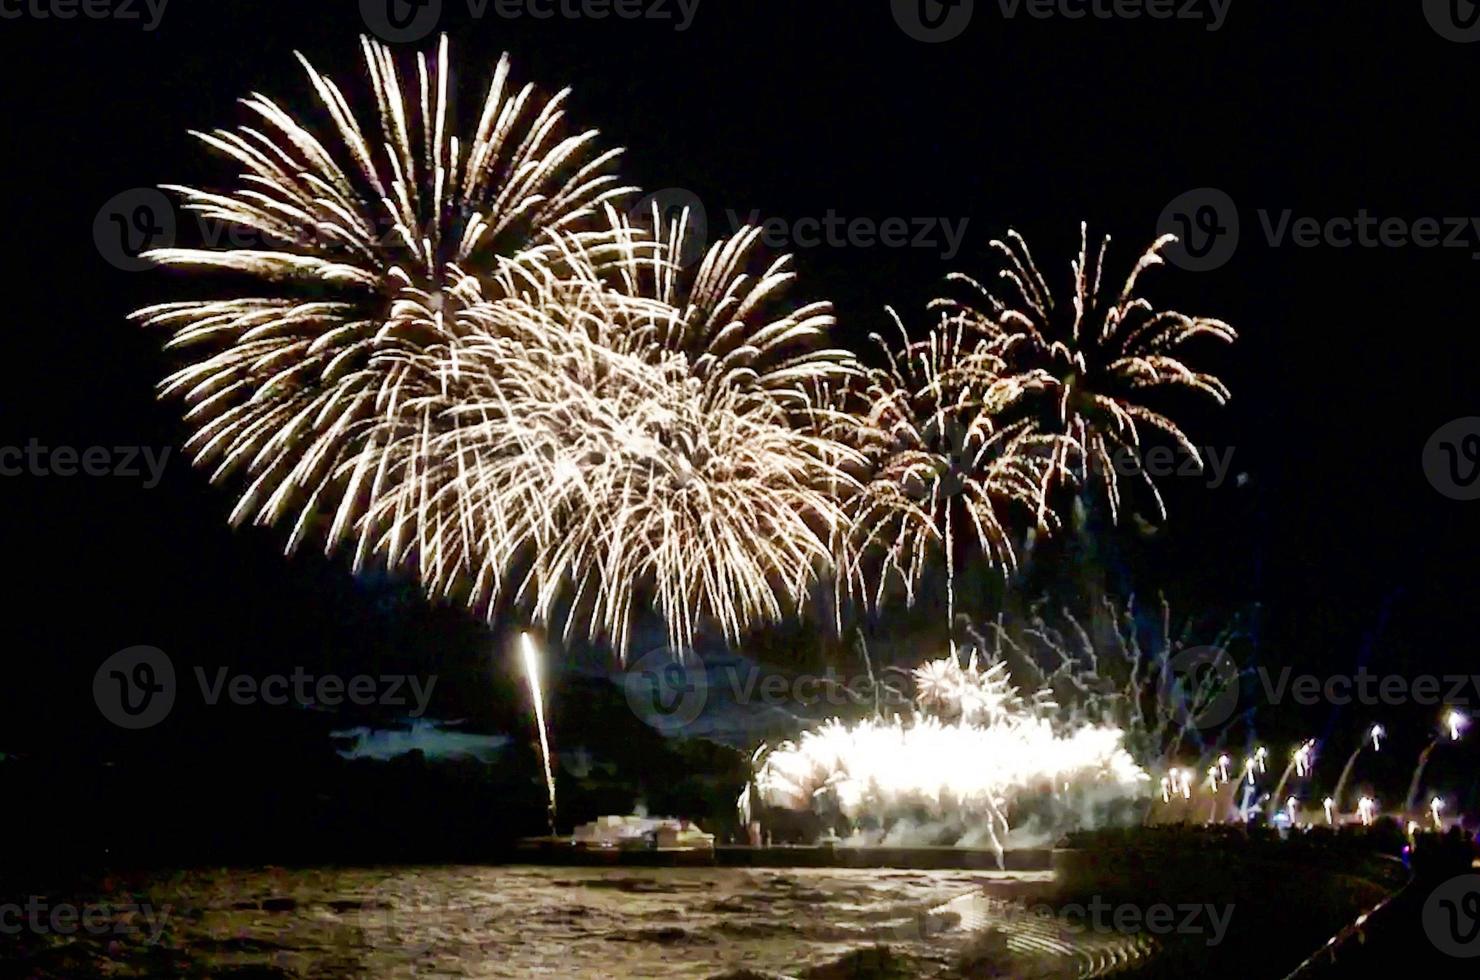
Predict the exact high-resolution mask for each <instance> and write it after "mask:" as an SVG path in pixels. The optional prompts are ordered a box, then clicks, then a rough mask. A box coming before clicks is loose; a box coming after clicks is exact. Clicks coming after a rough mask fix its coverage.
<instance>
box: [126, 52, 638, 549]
mask: <svg viewBox="0 0 1480 980" xmlns="http://www.w3.org/2000/svg"><path fill="white" fill-rule="evenodd" d="M362 46H363V50H364V57H365V65H366V68H367V71H368V74H369V78H370V84H371V89H372V90H373V92H374V94H375V100H376V108H377V118H376V119H375V120H374V121H373V122H372V123H371V124H370V125H369V126H368V127H367V126H366V125H365V124H364V123H363V122H362V120H361V119H360V118H359V117H358V116H357V115H356V114H355V113H354V112H353V111H352V109H351V108H350V105H349V103H348V101H347V100H346V99H345V98H344V96H343V95H342V94H341V91H340V89H339V87H338V86H337V85H336V84H335V83H334V82H333V81H332V80H330V79H329V78H327V77H325V76H323V75H321V74H319V73H318V72H317V71H316V70H315V69H314V68H313V67H312V66H311V65H310V64H309V63H308V61H307V60H306V59H305V58H303V56H302V55H299V56H298V57H299V61H300V62H302V64H303V67H304V69H305V70H306V71H307V73H308V77H309V81H310V82H311V84H312V86H313V88H314V90H315V91H316V93H317V95H318V98H319V100H320V102H321V103H322V106H323V108H324V110H325V111H326V113H327V115H328V121H329V125H328V126H327V127H326V130H325V131H326V133H327V136H328V139H327V140H325V139H322V138H321V136H320V135H319V134H317V133H316V132H315V128H314V127H313V126H312V125H310V124H309V123H306V122H302V121H300V120H299V119H298V118H297V117H295V116H294V115H293V114H291V113H290V112H288V111H287V110H285V109H283V108H281V107H279V106H278V105H277V104H276V103H275V102H273V101H271V100H270V99H268V98H267V97H266V96H263V95H253V96H251V97H250V98H248V99H246V100H244V102H243V104H244V105H245V107H246V108H247V109H248V110H249V111H250V112H251V113H252V114H253V115H254V116H255V117H257V123H256V125H243V126H241V127H239V128H237V129H236V130H216V131H214V132H211V133H197V134H196V135H197V136H198V137H199V138H200V139H201V141H202V142H204V143H205V144H206V145H207V146H209V147H211V148H212V149H213V150H216V151H218V152H220V153H222V154H224V155H226V156H227V157H229V158H230V159H231V160H232V161H233V162H234V163H235V164H237V165H238V166H239V167H240V168H241V171H242V172H241V176H240V178H239V182H238V184H237V186H235V187H234V188H232V189H231V190H229V191H226V192H219V193H218V192H213V191H207V190H201V189H197V188H193V187H183V186H172V187H170V188H168V189H170V190H172V191H174V192H176V193H178V194H179V195H180V196H181V197H182V198H183V200H184V207H185V208H186V210H188V211H192V212H195V213H197V214H198V215H200V216H201V217H202V218H203V219H206V220H210V221H213V222H216V223H218V224H219V225H220V226H222V227H223V228H224V229H229V230H230V232H231V236H230V240H232V241H237V242H239V241H241V239H242V237H243V236H245V237H246V238H248V239H250V240H252V241H253V242H254V243H255V245H254V247H232V248H223V249H215V248H165V249H158V250H155V251H152V252H149V253H146V257H147V258H149V259H151V260H153V261H155V262H158V263H159V264H161V265H164V266H167V267H171V268H179V269H188V270H206V271H220V272H226V273H232V274H237V275H240V276H245V277H247V278H249V279H253V280H257V281H258V282H259V283H260V284H261V285H262V287H263V288H262V292H261V293H260V294H258V295H252V296H248V297H237V298H228V299H214V300H207V301H186V302H173V303H164V304H161V305H157V306H151V307H148V308H146V309H143V310H140V311H138V312H137V313H135V314H134V317H135V319H137V320H139V321H142V322H143V323H144V324H147V325H150V326H159V327H165V328H169V329H171V330H173V331H174V336H173V339H172V340H171V341H170V344H169V346H170V347H171V348H173V349H177V350H182V351H186V352H188V354H189V355H190V356H191V357H192V361H191V363H190V364H189V365H188V366H186V367H183V368H181V369H180V370H178V371H177V372H176V373H175V374H173V375H171V376H170V377H169V378H167V379H166V380H165V382H164V383H163V385H162V386H161V388H162V393H163V395H165V396H171V397H179V398H181V399H182V400H183V401H184V402H185V404H186V406H187V408H188V411H187V414H186V419H187V421H188V422H189V424H190V426H191V427H192V429H193V430H194V434H193V435H192V437H191V439H190V441H189V443H188V447H187V448H188V449H189V451H190V452H191V454H192V456H193V458H194V461H195V462H196V464H197V465H200V466H203V467H210V468H211V471H212V472H211V476H212V479H213V480H216V481H222V480H225V479H227V478H228V477H230V476H232V475H233V474H240V475H243V476H244V477H245V482H246V488H245V490H244V491H243V492H242V493H241V495H240V498H239V500H238V503H237V505H236V508H235V510H234V511H233V513H232V521H233V523H239V522H241V521H244V520H247V519H252V520H255V521H256V522H257V523H261V524H275V523H281V522H285V521H287V522H291V524H292V533H291V536H290V539H289V544H288V548H289V550H292V549H293V548H295V547H296V546H297V545H298V544H299V543H300V542H301V541H302V540H303V538H304V536H305V535H306V533H307V532H308V531H309V530H311V529H312V527H313V526H314V525H315V524H317V523H319V522H320V521H321V520H325V521H326V522H327V523H329V524H330V531H329V534H328V543H327V546H328V548H329V549H331V550H332V548H334V547H335V546H336V545H340V544H343V543H345V542H346V541H348V540H349V539H351V538H352V537H355V536H358V537H359V540H358V543H357V546H356V547H357V551H358V552H359V555H360V557H363V554H364V552H365V551H366V550H367V545H368V544H369V542H368V540H367V535H368V533H369V529H368V525H366V524H365V523H364V522H363V521H361V520H360V517H361V515H363V514H364V513H365V512H366V511H367V510H368V509H369V507H370V506H371V505H372V504H373V501H374V499H375V496H374V495H375V493H376V491H378V490H380V489H382V488H384V487H385V486H386V485H387V484H386V481H385V475H384V462H385V460H384V457H383V453H384V451H385V444H384V443H383V442H378V441H376V439H375V437H374V435H372V434H380V433H382V432H383V430H384V428H385V426H384V421H385V420H386V419H387V418H391V419H393V418H394V417H395V415H396V413H397V412H398V411H399V409H400V407H401V406H402V405H403V404H405V402H406V401H407V400H408V399H410V398H411V397H412V396H413V395H414V394H415V392H414V391H413V390H412V388H411V382H412V379H413V378H414V377H415V376H416V374H417V369H416V367H415V366H414V361H415V360H416V358H417V357H418V356H419V355H421V354H423V353H425V352H427V351H435V350H445V349H447V348H449V347H451V346H454V345H455V344H456V343H458V341H459V339H460V336H461V333H462V323H463V320H462V318H461V316H460V314H461V312H462V311H464V310H466V309H468V308H469V307H471V306H473V305H476V304H477V303H478V302H480V301H481V300H482V299H483V296H482V285H481V284H480V282H479V280H478V278H476V277H480V276H490V275H492V274H493V273H496V272H499V271H501V270H508V269H509V268H511V267H513V268H519V267H522V266H524V265H526V264H530V263H538V262H540V261H542V260H544V259H545V258H548V257H549V255H550V254H551V252H552V249H553V245H552V243H551V241H550V240H549V239H548V235H549V234H550V233H552V232H565V233H574V232H575V231H576V230H577V229H578V228H580V227H581V226H582V224H583V223H584V222H585V221H586V220H587V219H588V218H589V217H591V216H592V214H593V213H594V212H595V210H596V209H598V208H599V206H600V205H601V204H602V203H603V202H605V201H608V200H610V199H612V198H614V197H616V196H618V195H621V194H623V193H625V192H626V190H627V188H623V187H621V186H619V185H618V181H617V178H616V177H615V176H613V175H612V174H611V173H610V172H609V169H610V165H611V163H612V162H613V160H614V159H615V157H616V156H617V154H618V153H619V152H620V151H617V150H612V151H607V152H601V153H598V152H595V151H594V149H593V143H594V141H595V139H596V136H597V134H596V133H595V132H585V133H581V134H579V135H573V136H565V137H562V136H561V135H559V134H560V132H561V129H562V123H563V117H564V110H563V108H562V105H563V103H564V101H565V98H566V95H567V93H566V92H561V93H560V94H558V95H556V96H555V97H554V98H551V99H549V100H541V99H540V98H539V97H538V96H537V94H536V93H535V91H534V89H533V88H532V87H530V86H525V87H524V88H522V89H518V90H515V89H514V88H513V87H512V86H511V85H510V83H509V62H508V59H507V58H504V59H502V60H501V61H500V62H499V64H498V67H497V69H496V70H495V72H494V77H493V80H492V82H491V84H490V86H489V88H488V92H487V97H486V99H485V100H484V102H483V106H482V112H481V115H480V118H479V120H478V123H477V126H476V129H474V131H473V133H472V135H471V138H468V139H459V137H458V136H456V135H453V130H454V121H453V119H452V112H451V108H450V105H451V103H450V96H449V89H450V87H451V85H452V80H451V71H450V68H449V58H448V44H447V40H446V38H445V37H444V38H443V39H442V41H441V44H440V46H439V47H438V49H437V52H436V55H435V57H434V58H428V57H427V56H426V55H420V56H419V57H418V61H417V78H416V81H415V82H414V83H411V84H409V85H408V83H407V81H406V80H404V79H403V78H402V76H401V73H400V72H399V71H398V70H397V68H396V66H395V63H394V60H393V58H392V55H391V52H390V50H389V49H388V48H386V47H385V46H384V45H381V44H378V43H376V42H373V41H370V40H369V39H363V40H362ZM371 133H374V134H377V135H370V134H371ZM517 278H518V277H513V276H510V277H507V278H506V281H515V280H516V279H517Z"/></svg>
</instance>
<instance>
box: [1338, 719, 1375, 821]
mask: <svg viewBox="0 0 1480 980" xmlns="http://www.w3.org/2000/svg"><path fill="white" fill-rule="evenodd" d="M1385 734H1386V732H1385V731H1384V729H1383V727H1382V726H1381V725H1373V726H1372V727H1371V728H1369V729H1367V732H1366V734H1365V735H1364V736H1363V737H1362V740H1361V741H1360V742H1358V743H1357V747H1356V748H1354V749H1352V754H1351V755H1349V756H1348V757H1347V760H1346V765H1344V766H1342V767H1341V778H1340V779H1338V780H1336V792H1334V793H1332V794H1331V798H1332V799H1334V800H1335V801H1336V805H1337V806H1338V807H1339V806H1341V796H1342V791H1343V790H1345V789H1346V783H1347V780H1349V779H1350V778H1351V774H1352V770H1353V769H1354V768H1355V767H1356V765H1357V756H1359V755H1361V754H1362V749H1364V748H1366V747H1367V743H1368V742H1369V741H1370V742H1371V743H1372V748H1373V749H1375V750H1377V751H1379V752H1380V751H1382V737H1383V735H1385Z"/></svg>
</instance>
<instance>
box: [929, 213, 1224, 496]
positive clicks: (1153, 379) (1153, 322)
mask: <svg viewBox="0 0 1480 980" xmlns="http://www.w3.org/2000/svg"><path fill="white" fill-rule="evenodd" d="M1174 241H1176V239H1175V237H1174V236H1171V235H1166V236H1163V237H1161V238H1159V239H1157V240H1156V241H1155V242H1154V243H1153V244H1152V246H1151V247H1150V248H1149V249H1148V250H1147V251H1146V252H1145V253H1144V254H1143V255H1142V256H1141V257H1140V259H1139V260H1138V261H1137V262H1136V264H1135V266H1134V267H1133V268H1132V270H1131V272H1130V275H1129V276H1128V277H1127V278H1126V280H1125V283H1124V285H1123V286H1122V287H1121V289H1120V291H1119V292H1118V293H1109V292H1106V291H1103V290H1102V278H1103V273H1104V260H1105V251H1106V249H1107V247H1108V246H1109V243H1110V239H1109V237H1108V236H1107V237H1106V238H1105V239H1104V240H1103V242H1102V243H1101V244H1100V247H1099V249H1098V250H1095V251H1094V252H1091V249H1090V246H1089V232H1088V229H1087V226H1084V225H1081V226H1080V247H1079V255H1078V258H1077V259H1075V261H1074V262H1073V263H1072V265H1071V269H1072V271H1073V274H1074V293H1073V296H1072V297H1071V299H1070V301H1069V302H1067V303H1065V302H1062V301H1056V300H1055V297H1054V294H1053V291H1052V290H1051V289H1050V288H1049V285H1048V283H1047V281H1046V280H1045V279H1044V277H1043V275H1042V273H1040V272H1039V270H1038V267H1037V265H1036V264H1035V263H1034V261H1033V256H1032V253H1031V252H1030V251H1029V250H1028V245H1027V242H1026V241H1024V240H1023V238H1022V236H1021V235H1019V234H1018V233H1017V232H1015V231H1009V232H1008V241H1007V242H1002V241H994V242H992V246H993V247H994V248H995V249H997V250H998V251H1000V252H1001V253H1002V254H1003V256H1004V257H1005V259H1006V261H1007V268H1005V269H1004V270H1003V271H1002V272H1001V278H1002V280H1003V281H1004V282H1006V283H1007V284H1008V285H1009V287H1010V288H1009V289H1008V290H1007V291H1006V293H1005V297H1006V298H1001V297H999V296H998V295H997V294H996V293H994V292H993V291H992V290H990V289H988V288H987V287H986V286H984V285H982V284H981V283H980V282H978V281H977V280H975V279H972V278H971V277H969V276H965V275H961V274H959V273H957V274H953V275H952V276H950V280H952V281H956V282H961V283H964V284H966V285H967V286H968V287H970V289H971V290H972V291H973V293H974V294H975V295H974V297H973V298H972V299H971V300H970V301H965V302H962V301H957V300H954V299H950V298H945V299H940V300H937V301H936V302H935V304H934V305H935V306H937V307H938V308H940V309H943V310H944V311H946V313H947V315H948V316H950V317H952V318H953V319H956V320H958V321H959V322H960V323H962V324H963V325H965V326H966V327H968V328H969V329H971V330H973V331H975V332H977V333H979V334H980V335H981V336H983V337H985V338H986V339H987V341H988V342H987V344H986V345H985V347H984V348H983V349H982V350H983V353H984V354H985V356H988V357H990V358H993V359H1000V360H1002V361H1005V362H1006V364H1007V365H1008V366H1009V368H1010V369H1011V371H1012V373H1013V374H1015V375H1017V376H1018V377H1019V378H1020V379H1022V384H1023V386H1024V387H1025V388H1031V389H1032V390H1034V391H1038V392H1041V395H1042V398H1041V399H1039V402H1040V406H1041V407H1040V408H1039V409H1038V410H1036V411H1034V412H1032V413H1031V414H1029V415H1028V416H1027V419H1028V422H1029V424H1030V426H1031V427H1032V428H1033V429H1034V430H1035V431H1040V432H1049V433H1055V434H1062V435H1067V436H1069V437H1071V439H1072V444H1073V445H1074V446H1076V447H1077V448H1078V453H1077V454H1076V455H1075V456H1071V455H1070V453H1069V451H1068V449H1067V448H1066V449H1065V450H1064V455H1063V456H1062V457H1061V462H1062V463H1063V464H1065V465H1066V466H1067V465H1070V464H1071V463H1074V462H1075V460H1076V458H1077V464H1078V474H1077V475H1078V476H1079V477H1080V479H1081V481H1083V482H1086V483H1087V482H1090V481H1091V480H1092V478H1093V477H1095V476H1098V477H1099V479H1100V480H1102V481H1103V483H1104V486H1105V490H1106V494H1107V497H1108V499H1109V503H1110V510H1111V517H1112V519H1118V517H1119V510H1120V480H1119V472H1120V470H1119V469H1118V467H1117V458H1116V457H1117V455H1118V454H1123V453H1126V452H1135V451H1136V450H1138V449H1139V447H1140V442H1141V432H1142V429H1143V427H1144V428H1149V429H1152V430H1155V431H1159V432H1161V433H1162V434H1164V435H1166V436H1168V437H1170V438H1171V439H1172V440H1174V441H1175V442H1176V443H1177V444H1178V445H1179V446H1180V447H1181V448H1182V449H1183V450H1184V451H1185V452H1187V453H1188V454H1189V455H1190V456H1191V457H1192V458H1193V459H1195V460H1197V461H1198V463H1199V464H1201V461H1202V457H1201V455H1200V454H1199V453H1198V450H1197V447H1196V446H1194V445H1193V444H1192V442H1191V440H1189V439H1188V438H1187V436H1186V434H1185V433H1184V432H1183V431H1182V429H1181V428H1180V427H1179V426H1178V425H1177V424H1176V422H1174V421H1173V420H1172V419H1171V418H1169V417H1167V416H1166V415H1163V414H1161V413H1159V412H1156V411H1153V410H1152V409H1151V408H1149V407H1147V406H1146V405H1144V404H1142V402H1141V398H1142V396H1144V395H1145V394H1146V393H1148V392H1152V391H1156V390H1158V389H1167V388H1182V389H1187V390H1191V391H1194V392H1198V393H1201V394H1203V395H1207V396H1209V397H1211V398H1212V399H1213V400H1214V401H1216V402H1217V403H1218V404H1220V405H1222V404H1224V403H1225V402H1226V401H1227V400H1228V397H1229V393H1228V389H1227V387H1226V386H1225V385H1224V384H1223V382H1222V381H1220V380H1219V379H1218V378H1217V377H1215V376H1213V375H1211V374H1205V373H1202V372H1199V371H1195V370H1193V369H1192V368H1191V367H1189V366H1188V365H1187V363H1186V362H1184V361H1183V360H1182V359H1181V355H1180V348H1181V347H1182V346H1183V345H1184V344H1186V343H1187V342H1188V341H1191V340H1193V339H1195V338H1198V337H1209V338H1213V339H1215V340H1219V341H1223V342H1232V341H1233V340H1234V339H1236V337H1237V334H1236V333H1235V332H1234V330H1233V328H1232V327H1230V326H1229V325H1228V324H1226V323H1224V322H1222V321H1220V320H1212V319H1207V318H1204V317H1192V316H1187V315H1185V314H1182V313H1176V312H1172V311H1158V310H1156V309H1154V308H1153V307H1152V305H1151V303H1150V302H1148V301H1147V300H1146V299H1144V298H1143V297H1141V296H1140V295H1138V289H1139V286H1140V278H1141V275H1142V273H1144V272H1146V271H1147V270H1149V269H1151V268H1154V267H1156V266H1159V265H1161V264H1163V259H1162V257H1161V252H1162V250H1163V249H1165V248H1166V247H1167V246H1168V245H1170V244H1171V243H1173V242H1174ZM974 303H984V304H985V308H984V309H983V308H978V307H977V306H976V305H973V304H974ZM1119 466H1120V467H1123V466H1124V460H1120V461H1119ZM1143 478H1144V479H1145V482H1146V484H1147V485H1148V487H1149V488H1150V490H1151V493H1152V495H1153V496H1154V498H1155V500H1156V506H1157V511H1158V514H1160V515H1161V516H1162V517H1163V518H1164V517H1165V515H1166V508H1165V506H1164V504H1163V501H1162V498H1161V494H1160V492H1159V491H1157V489H1156V486H1155V484H1154V483H1152V481H1151V480H1150V478H1149V477H1145V476H1144V474H1143Z"/></svg>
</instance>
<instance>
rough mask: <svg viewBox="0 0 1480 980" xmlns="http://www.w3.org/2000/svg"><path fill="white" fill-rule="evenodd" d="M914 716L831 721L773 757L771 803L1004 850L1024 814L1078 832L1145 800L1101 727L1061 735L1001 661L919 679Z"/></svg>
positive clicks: (1041, 699)
mask: <svg viewBox="0 0 1480 980" xmlns="http://www.w3.org/2000/svg"><path fill="white" fill-rule="evenodd" d="M915 685H916V709H917V710H916V712H915V713H914V714H913V715H912V716H911V717H909V718H894V719H888V720H885V719H871V720H865V721H860V722H855V723H852V724H849V723H847V722H844V721H842V720H839V719H833V720H830V721H828V722H826V723H824V724H823V725H821V726H819V727H818V728H815V729H813V730H811V731H807V732H804V733H803V734H802V736H801V738H800V739H798V740H797V741H796V742H794V743H793V742H787V743H784V744H783V745H781V746H779V747H778V748H777V749H776V750H775V751H773V752H770V753H768V754H766V755H765V756H764V757H763V759H762V760H761V762H760V766H759V769H758V771H757V774H756V787H757V789H758V790H759V792H760V798H761V799H762V800H763V801H764V802H765V803H766V804H767V805H770V806H778V807H785V808H787V809H793V810H815V811H817V812H819V813H821V814H823V815H824V816H825V817H826V818H830V819H841V820H842V821H844V822H845V823H846V824H847V825H848V828H847V829H849V830H850V831H851V830H858V829H862V828H869V829H870V830H871V831H872V833H873V834H874V835H875V836H876V837H878V838H880V839H882V840H886V841H889V842H891V843H899V842H906V841H908V842H912V843H947V844H950V843H956V844H962V845H970V844H975V843H978V842H980V843H985V844H989V845H990V846H992V847H993V848H994V849H996V851H997V852H998V859H999V862H1000V860H1001V855H1002V851H1003V848H1004V846H1005V844H1006V842H1007V835H1008V833H1009V832H1010V831H1011V830H1012V828H1013V826H1014V820H1015V819H1019V818H1020V817H1021V814H1022V811H1023V808H1024V807H1027V806H1033V805H1036V806H1037V807H1038V808H1039V810H1040V812H1042V811H1045V810H1046V811H1047V812H1050V813H1052V814H1054V817H1052V818H1051V819H1052V820H1053V821H1054V822H1055V823H1060V822H1061V823H1062V824H1063V825H1062V826H1055V827H1054V830H1055V831H1059V830H1067V829H1074V827H1082V826H1086V825H1087V824H1089V823H1091V822H1092V821H1094V820H1095V819H1096V818H1097V817H1099V816H1103V815H1105V814H1106V813H1107V812H1108V810H1113V809H1114V807H1115V805H1116V804H1118V803H1129V802H1131V801H1134V800H1137V799H1140V798H1142V797H1144V796H1145V795H1146V794H1147V793H1148V792H1149V788H1148V787H1149V781H1150V777H1149V776H1148V775H1147V773H1146V772H1145V771H1144V770H1142V769H1141V768H1140V767H1139V766H1138V765H1136V763H1135V761H1134V760H1133V759H1132V758H1131V756H1130V754H1129V753H1127V752H1126V750H1125V749H1124V747H1123V745H1122V741H1123V737H1124V736H1123V733H1122V732H1121V731H1120V730H1119V729H1116V728H1113V727H1109V726H1098V725H1078V724H1076V725H1072V726H1069V727H1067V728H1065V729H1063V730H1059V729H1058V728H1057V727H1056V725H1055V723H1054V720H1053V715H1054V712H1053V709H1054V707H1055V706H1054V705H1053V703H1052V701H1051V700H1050V699H1049V698H1048V697H1047V696H1046V694H1045V693H1044V692H1039V693H1038V694H1036V695H1034V696H1033V697H1031V698H1026V699H1025V698H1023V697H1021V696H1020V695H1019V693H1018V692H1017V690H1016V689H1015V688H1013V687H1012V685H1011V684H1010V682H1009V680H1008V678H1007V673H1006V670H1005V669H1004V667H1003V665H1001V664H1000V663H997V662H988V663H987V664H986V665H985V667H979V666H978V664H977V661H976V658H975V655H973V656H972V658H971V660H970V661H969V662H968V663H966V664H965V665H964V666H963V665H962V664H961V662H960V661H959V660H958V659H957V658H955V657H949V658H946V659H945V660H941V661H936V662H933V663H929V664H926V665H925V666H924V667H922V668H920V669H919V670H917V671H916V672H915Z"/></svg>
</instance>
